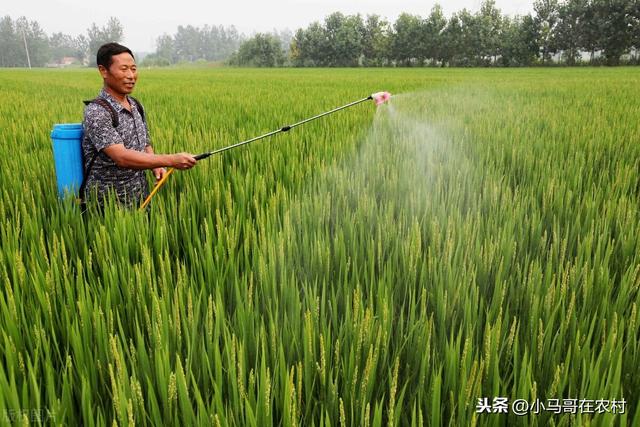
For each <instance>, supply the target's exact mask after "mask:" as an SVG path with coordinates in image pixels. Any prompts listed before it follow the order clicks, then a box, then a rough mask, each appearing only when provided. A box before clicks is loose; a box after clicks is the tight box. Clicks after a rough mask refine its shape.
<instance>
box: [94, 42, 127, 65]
mask: <svg viewBox="0 0 640 427" xmlns="http://www.w3.org/2000/svg"><path fill="white" fill-rule="evenodd" d="M125 52H126V53H128V54H129V55H131V57H132V58H133V59H134V60H135V59H136V58H135V56H133V53H132V52H131V49H129V48H128V47H126V46H122V45H121V44H119V43H115V42H111V43H105V44H103V45H102V46H100V49H98V54H97V55H96V64H97V65H102V66H103V67H104V68H107V69H108V68H109V67H110V66H111V64H113V56H114V55H120V54H121V53H125Z"/></svg>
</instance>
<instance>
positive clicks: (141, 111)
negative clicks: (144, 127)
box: [129, 95, 146, 122]
mask: <svg viewBox="0 0 640 427" xmlns="http://www.w3.org/2000/svg"><path fill="white" fill-rule="evenodd" d="M129 98H131V99H133V100H134V101H135V103H136V109H137V110H138V113H140V117H142V121H143V122H146V119H145V117H144V108H142V104H141V103H140V101H138V100H137V99H135V98H134V97H133V96H131V95H129Z"/></svg>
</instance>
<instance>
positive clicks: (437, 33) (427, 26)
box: [422, 3, 447, 63]
mask: <svg viewBox="0 0 640 427" xmlns="http://www.w3.org/2000/svg"><path fill="white" fill-rule="evenodd" d="M446 27H447V18H445V16H444V13H443V12H442V7H441V6H440V4H438V3H436V4H435V5H434V6H433V7H432V8H431V13H429V16H428V17H427V19H426V20H425V21H424V23H423V31H424V32H423V34H424V36H423V40H422V48H423V49H424V51H423V56H424V57H425V58H426V59H430V60H432V61H433V62H434V63H435V62H437V61H442V59H443V50H444V49H445V46H444V33H445V28H446Z"/></svg>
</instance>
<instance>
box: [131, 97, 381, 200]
mask: <svg viewBox="0 0 640 427" xmlns="http://www.w3.org/2000/svg"><path fill="white" fill-rule="evenodd" d="M390 98H391V94H390V93H389V92H377V93H373V94H371V95H369V96H367V97H366V98H362V99H360V100H358V101H354V102H350V103H349V104H346V105H343V106H342V107H338V108H334V109H333V110H330V111H327V112H324V113H321V114H318V115H317V116H313V117H310V118H308V119H304V120H302V121H299V122H297V123H294V124H292V125H287V126H283V127H282V128H280V129H277V130H274V131H272V132H269V133H265V134H264V135H260V136H256V137H255V138H251V139H248V140H246V141H242V142H238V143H236V144H233V145H229V146H228V147H224V148H219V149H217V150H213V151H207V152H205V153H202V154H198V155H197V156H194V157H195V159H196V160H202V159H206V158H207V157H209V156H213V155H214V154H219V153H222V152H224V151H228V150H231V149H233V148H237V147H240V146H242V145H245V144H249V143H251V142H254V141H258V140H260V139H263V138H267V137H269V136H273V135H276V134H278V133H280V132H288V131H290V130H291V129H293V128H294V127H296V126H300V125H303V124H305V123H308V122H310V121H312V120H316V119H319V118H320V117H324V116H327V115H329V114H332V113H335V112H337V111H340V110H344V109H345V108H349V107H352V106H354V105H357V104H360V103H362V102H365V101H373V102H375V104H376V105H380V104H384V103H385V102H387V101H388V100H389V99H390ZM174 170H175V169H174V168H170V169H169V170H168V171H167V173H166V174H165V175H164V176H163V177H162V179H161V180H160V181H158V183H157V184H156V186H155V187H154V188H153V190H152V191H151V193H150V194H149V196H148V197H147V198H146V199H145V201H144V202H143V203H142V205H141V206H140V209H141V210H142V209H144V208H146V207H147V205H148V204H149V202H150V201H151V199H152V198H153V196H155V194H156V193H157V192H158V190H159V189H160V187H162V186H163V185H164V183H165V182H166V181H167V178H169V175H171V174H172V173H173V171H174Z"/></svg>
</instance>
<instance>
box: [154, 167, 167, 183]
mask: <svg viewBox="0 0 640 427" xmlns="http://www.w3.org/2000/svg"><path fill="white" fill-rule="evenodd" d="M166 174H167V170H166V169H165V168H155V169H153V176H155V177H156V180H157V181H160V180H161V179H162V178H164V176H165V175H166Z"/></svg>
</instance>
